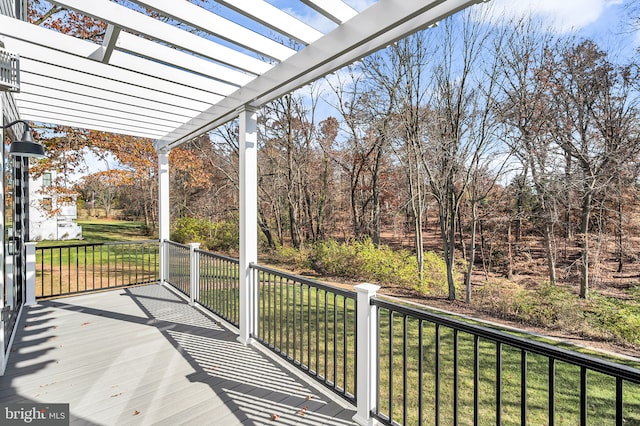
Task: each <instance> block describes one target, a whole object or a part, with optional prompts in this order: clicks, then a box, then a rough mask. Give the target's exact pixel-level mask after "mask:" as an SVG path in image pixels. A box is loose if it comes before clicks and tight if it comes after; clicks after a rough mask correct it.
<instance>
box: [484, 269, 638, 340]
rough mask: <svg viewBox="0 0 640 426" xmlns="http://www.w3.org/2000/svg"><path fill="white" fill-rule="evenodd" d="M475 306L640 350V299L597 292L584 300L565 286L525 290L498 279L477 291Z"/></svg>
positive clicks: (510, 317) (522, 321) (485, 310)
mask: <svg viewBox="0 0 640 426" xmlns="http://www.w3.org/2000/svg"><path fill="white" fill-rule="evenodd" d="M634 300H635V301H634ZM473 303H474V304H476V305H477V307H478V308H479V309H480V310H482V311H483V312H485V313H487V314H489V315H492V316H495V317H498V318H504V319H508V320H511V321H518V322H521V323H522V324H526V325H531V326H538V327H542V328H547V329H551V330H562V331H563V332H565V333H570V334H575V335H579V336H582V337H586V338H589V339H598V340H606V341H612V342H615V343H617V344H622V345H625V346H631V347H634V348H640V302H639V301H638V299H637V298H635V299H634V298H633V297H632V298H631V300H628V301H623V300H620V299H616V298H612V297H606V296H603V295H599V294H597V293H595V292H594V293H592V297H591V299H590V300H589V301H584V300H582V299H580V298H579V297H578V296H577V295H576V294H575V293H573V292H572V291H570V290H569V289H567V288H566V287H563V286H559V285H555V286H553V285H550V284H548V283H545V284H541V285H539V286H537V287H535V288H526V287H524V286H522V285H520V284H517V283H514V282H510V281H507V280H498V279H496V280H493V281H487V282H486V283H484V284H483V285H482V286H481V287H480V289H479V290H477V291H476V292H475V294H474V299H473Z"/></svg>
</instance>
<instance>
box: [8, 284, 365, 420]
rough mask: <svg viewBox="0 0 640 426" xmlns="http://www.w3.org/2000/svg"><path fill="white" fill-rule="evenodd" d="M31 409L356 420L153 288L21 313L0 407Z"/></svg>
mask: <svg viewBox="0 0 640 426" xmlns="http://www.w3.org/2000/svg"><path fill="white" fill-rule="evenodd" d="M29 402H36V403H69V404H70V411H71V424H100V425H125V424H153V425H158V424H166V425H179V424H191V425H225V426H226V425H237V424H248V425H253V424H256V425H258V424H274V425H294V424H295V425H321V424H322V425H348V424H353V423H352V421H351V417H352V416H353V414H354V413H355V410H354V408H353V407H351V406H349V405H348V404H346V403H344V402H342V401H338V400H335V399H334V398H333V397H330V396H328V395H327V394H326V393H325V392H324V391H321V390H320V389H318V388H317V387H316V386H315V384H313V383H310V382H308V381H307V380H304V379H302V378H301V377H300V376H299V375H296V374H292V373H291V372H290V371H288V370H287V369H286V368H284V367H283V366H282V365H281V364H280V363H278V362H274V361H273V359H272V358H271V357H270V356H267V355H266V354H265V353H263V352H262V351H260V350H258V349H256V348H254V347H251V346H248V347H247V346H243V345H242V344H240V343H239V342H237V341H236V335H235V334H234V333H233V332H232V331H230V330H228V329H226V328H225V327H224V326H222V325H221V324H220V323H218V322H216V321H215V320H212V319H211V318H209V317H207V316H205V315H204V314H202V313H201V312H200V311H198V310H197V309H195V308H193V307H190V306H189V305H188V304H187V303H185V302H184V301H183V300H182V299H180V298H179V297H178V296H176V295H175V294H173V293H172V292H171V291H169V290H168V289H166V288H164V287H162V286H160V285H148V286H142V287H133V288H128V289H121V290H117V291H109V292H104V293H97V294H91V295H83V296H75V297H70V298H66V299H57V300H52V301H46V302H42V303H41V304H39V305H36V306H32V307H30V308H25V311H24V312H23V317H22V320H21V323H20V324H19V326H18V332H17V335H16V337H15V341H14V345H13V349H12V353H11V355H10V358H9V363H8V365H7V369H6V372H5V375H4V376H2V377H0V403H2V404H6V403H29Z"/></svg>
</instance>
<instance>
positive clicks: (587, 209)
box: [580, 187, 593, 299]
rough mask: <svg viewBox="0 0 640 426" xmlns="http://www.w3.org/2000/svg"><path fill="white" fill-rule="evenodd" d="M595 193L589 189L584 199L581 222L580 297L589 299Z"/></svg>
mask: <svg viewBox="0 0 640 426" xmlns="http://www.w3.org/2000/svg"><path fill="white" fill-rule="evenodd" d="M592 197H593V191H592V189H591V188H590V187H589V188H587V189H586V190H585V194H584V195H583V197H582V215H581V220H580V261H581V265H580V297H581V298H582V299H587V298H589V260H590V257H589V221H590V218H591V199H592Z"/></svg>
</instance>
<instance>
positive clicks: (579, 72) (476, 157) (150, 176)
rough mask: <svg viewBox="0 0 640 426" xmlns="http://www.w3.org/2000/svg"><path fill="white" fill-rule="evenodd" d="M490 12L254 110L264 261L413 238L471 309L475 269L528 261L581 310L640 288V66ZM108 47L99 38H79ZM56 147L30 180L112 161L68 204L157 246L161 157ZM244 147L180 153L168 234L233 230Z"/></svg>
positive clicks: (78, 144) (108, 141)
mask: <svg viewBox="0 0 640 426" xmlns="http://www.w3.org/2000/svg"><path fill="white" fill-rule="evenodd" d="M632 9H633V8H631V9H630V10H629V11H630V12H631V13H630V16H632V17H633V16H636V15H638V13H637V12H638V11H637V10H635V11H634V10H632ZM482 10H485V12H482ZM482 13H487V12H486V9H477V8H474V10H473V11H471V12H465V13H463V14H460V15H459V16H456V17H454V18H450V19H448V20H446V21H444V22H441V23H440V25H439V26H437V27H435V28H430V29H428V30H425V31H423V32H421V33H418V34H416V35H414V36H412V37H409V38H408V39H405V40H400V41H398V42H396V43H395V44H393V45H391V46H389V47H388V48H387V49H385V50H384V51H381V52H378V53H376V54H374V55H372V56H369V57H367V58H364V59H362V61H360V62H358V63H356V64H354V65H352V66H351V67H349V68H348V69H344V70H341V71H340V72H337V73H335V74H334V75H332V76H330V77H328V78H326V79H325V80H323V81H319V82H317V83H316V84H314V85H312V86H310V87H307V88H304V89H303V90H300V91H298V92H295V93H292V94H290V95H288V96H285V97H283V98H281V99H278V100H276V101H274V102H272V103H270V104H268V105H266V106H264V107H263V108H262V109H261V110H260V113H259V144H260V146H259V200H260V204H259V217H260V223H259V227H260V229H261V231H262V236H263V237H264V243H265V245H266V246H268V247H276V246H281V245H290V246H292V247H294V248H300V247H305V246H308V245H311V244H313V243H315V242H318V241H324V240H328V239H340V240H350V239H354V240H360V239H363V238H365V237H370V238H371V239H372V240H373V242H374V243H375V244H379V243H381V242H383V243H393V241H394V240H393V239H390V238H389V237H390V236H395V237H396V238H397V239H399V240H400V239H401V238H402V237H408V236H410V237H411V238H412V239H413V244H412V246H413V247H412V248H413V251H414V253H415V257H416V261H417V264H418V265H419V268H418V270H419V274H422V272H423V259H424V250H425V242H424V241H423V237H424V233H423V232H422V230H424V229H426V228H427V227H428V226H436V227H438V229H439V237H440V242H441V245H440V247H439V250H438V251H439V252H441V253H442V256H443V258H444V259H445V262H446V265H447V282H448V297H449V299H452V300H453V299H456V298H461V297H464V298H466V299H467V301H469V300H470V298H471V295H472V292H471V291H470V290H471V286H472V278H473V277H478V275H476V274H474V268H480V269H481V271H482V272H483V273H484V276H485V277H488V276H489V274H499V275H503V276H505V277H507V278H510V277H511V276H512V275H513V274H514V273H516V272H518V271H517V269H516V268H517V267H518V264H519V263H520V264H522V262H520V260H521V259H523V258H528V259H531V258H533V259H536V260H537V259H540V260H544V265H545V268H544V270H545V271H546V272H545V274H544V275H543V276H540V277H539V280H540V281H541V282H542V281H547V282H549V283H550V284H552V285H553V284H556V283H559V282H562V283H568V284H573V283H575V285H576V286H579V295H580V296H581V297H582V298H588V296H589V289H590V286H591V284H592V282H593V281H594V280H603V279H605V277H604V272H603V271H602V269H601V268H600V266H601V264H602V262H605V261H609V260H611V259H614V260H615V261H616V262H617V271H618V272H619V273H622V272H625V271H629V270H631V271H633V272H634V273H637V272H639V271H640V270H639V269H638V251H639V247H638V239H637V237H638V235H639V231H640V229H639V226H640V223H639V221H638V220H637V217H638V208H639V207H640V199H639V197H638V195H639V193H638V189H639V187H638V177H639V173H640V167H639V164H640V163H639V161H638V159H639V158H638V156H639V155H640V144H639V143H638V137H639V133H638V130H639V128H640V127H639V126H640V113H639V110H638V100H639V98H638V94H639V93H640V79H639V78H638V70H639V68H638V64H637V60H638V58H639V56H638V54H637V53H636V54H635V56H631V57H627V58H624V57H623V58H622V59H621V56H622V55H620V56H619V55H618V54H617V53H615V52H608V51H605V50H603V48H602V47H600V46H599V45H598V44H597V43H596V42H595V41H593V40H587V39H583V38H580V37H579V36H577V35H557V34H554V33H553V32H548V31H545V30H544V28H541V26H540V23H539V22H535V21H533V20H521V21H515V22H513V21H512V22H501V23H494V24H491V25H489V24H487V22H489V21H490V20H489V19H488V18H487V17H486V16H481V14H482ZM46 14H47V12H46V11H44V10H40V11H35V12H34V14H32V19H34V20H35V19H40V18H39V17H40V16H42V15H46ZM630 22H632V23H633V22H636V21H633V20H631V19H630ZM94 29H95V28H94ZM101 34H102V33H101V31H100V28H99V25H98V28H97V29H95V31H92V32H91V33H90V34H89V33H87V34H86V35H85V36H86V37H94V38H97V39H99V38H100V37H101ZM52 131H54V132H55V133H54V134H53V135H52V136H51V137H49V139H48V140H46V141H45V144H46V147H47V152H49V153H50V155H49V158H48V159H47V160H46V161H43V162H42V163H40V164H39V165H38V166H37V169H36V170H35V172H36V173H37V172H38V171H44V170H52V169H53V170H57V171H58V172H61V173H60V174H59V182H58V188H60V189H62V188H65V189H66V190H68V189H70V188H71V187H72V183H71V182H70V181H69V176H70V175H71V174H72V173H75V172H77V171H78V170H80V169H82V167H87V166H86V165H84V166H83V158H85V157H86V155H87V153H88V152H92V153H94V155H96V156H97V157H98V158H101V157H102V158H106V157H108V156H109V157H112V158H113V157H115V158H116V159H117V160H118V162H119V164H120V167H118V168H117V169H112V170H108V171H106V172H105V171H101V172H98V173H90V172H91V170H90V169H91V165H89V166H88V169H89V170H87V171H88V172H89V174H88V175H87V177H85V178H84V179H83V180H82V181H81V182H80V183H78V184H77V185H75V186H73V190H74V191H77V192H78V193H79V194H80V196H81V198H82V199H83V200H84V201H85V202H92V203H93V205H94V206H100V207H102V208H104V209H105V210H106V211H107V212H109V211H110V210H111V209H112V208H115V207H117V208H119V209H121V211H122V214H123V215H124V216H126V217H140V218H143V219H144V221H145V223H146V226H147V228H148V230H149V232H150V233H152V232H153V230H154V228H155V221H156V218H157V204H156V203H157V188H156V184H157V176H156V172H157V157H156V154H155V152H154V150H153V147H152V144H151V141H149V140H142V139H135V138H130V137H122V136H115V135H105V134H100V133H98V132H92V131H84V130H77V129H69V128H56V129H47V130H44V131H42V135H47V134H51V132H52ZM237 132H238V129H237V123H229V124H227V125H226V126H224V127H222V128H219V129H217V130H216V131H214V132H211V133H210V134H207V135H203V136H201V137H200V138H199V139H198V140H195V141H193V142H191V143H189V144H186V145H183V146H181V147H180V148H175V149H173V150H172V151H171V153H170V163H171V185H172V187H171V197H172V198H171V209H172V211H171V213H172V217H173V218H174V219H177V218H180V217H198V218H204V219H207V220H210V221H213V222H228V221H232V222H234V221H237V217H238V212H237V210H238V165H237V164H238V152H237V150H238V147H237ZM385 237H387V239H385ZM460 259H464V260H465V262H462V263H461V262H460ZM461 265H463V266H461ZM461 267H463V268H464V269H465V270H464V281H465V282H464V283H465V287H464V288H465V291H464V293H465V294H464V295H461V294H457V293H456V285H455V284H456V283H455V274H454V272H455V270H456V268H461ZM559 270H560V273H559ZM572 271H576V272H577V273H572ZM420 279H421V276H417V277H416V280H418V281H419V280H420ZM458 293H459V290H458Z"/></svg>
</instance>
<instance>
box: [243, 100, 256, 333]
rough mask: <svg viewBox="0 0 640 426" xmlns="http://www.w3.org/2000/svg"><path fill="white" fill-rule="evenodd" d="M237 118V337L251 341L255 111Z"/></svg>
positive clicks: (250, 109) (254, 204)
mask: <svg viewBox="0 0 640 426" xmlns="http://www.w3.org/2000/svg"><path fill="white" fill-rule="evenodd" d="M239 115H240V134H239V141H238V142H239V143H238V146H239V149H240V318H239V320H240V324H239V325H240V327H239V329H240V335H239V336H238V341H240V342H242V343H243V344H245V345H247V344H250V343H251V342H252V339H251V333H252V331H253V318H254V310H255V306H254V303H253V299H254V298H253V292H252V291H251V270H250V269H249V266H250V265H251V263H255V262H257V261H258V131H257V127H258V126H257V119H256V117H257V112H256V110H255V109H253V108H250V107H244V108H242V109H241V110H240V111H239Z"/></svg>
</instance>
